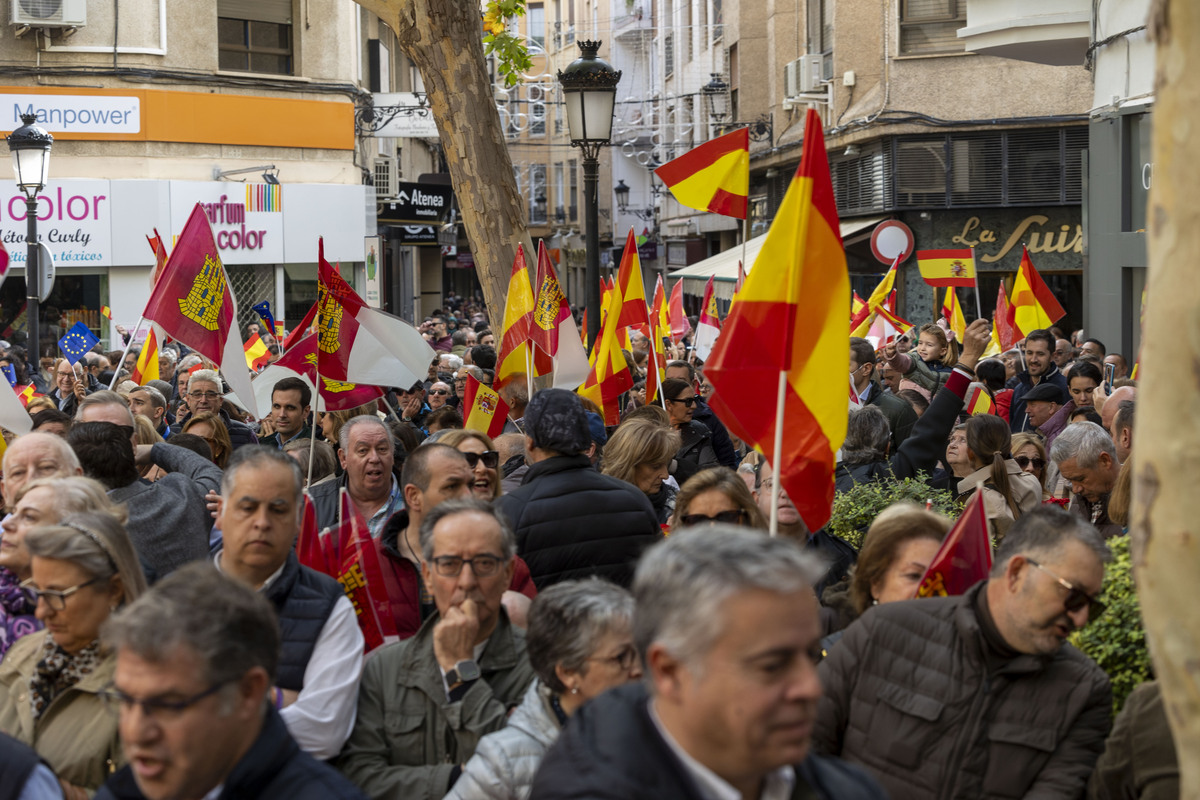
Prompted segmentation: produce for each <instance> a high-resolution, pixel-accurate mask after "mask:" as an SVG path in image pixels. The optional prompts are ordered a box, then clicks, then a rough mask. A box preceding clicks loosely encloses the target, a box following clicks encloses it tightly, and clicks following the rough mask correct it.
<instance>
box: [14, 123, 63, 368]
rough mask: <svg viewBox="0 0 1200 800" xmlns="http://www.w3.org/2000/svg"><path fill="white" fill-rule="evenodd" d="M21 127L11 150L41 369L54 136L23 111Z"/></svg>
mask: <svg viewBox="0 0 1200 800" xmlns="http://www.w3.org/2000/svg"><path fill="white" fill-rule="evenodd" d="M21 122H23V123H25V124H24V125H22V126H21V127H19V128H17V129H16V130H15V131H13V132H12V133H10V134H9V135H8V137H7V138H8V149H9V150H11V151H12V157H13V170H14V171H15V172H16V174H17V187H18V188H19V189H20V190H21V191H22V192H24V193H25V247H26V256H25V297H26V306H25V319H26V321H27V326H28V329H29V342H27V343H26V345H30V344H31V345H32V347H27V350H28V351H29V356H30V362H31V363H32V364H33V368H34V369H39V364H40V363H41V362H40V359H41V355H42V354H41V347H40V345H41V341H40V339H39V338H38V336H39V334H40V331H39V330H38V302H39V301H40V300H41V294H42V291H41V290H42V286H41V284H42V277H41V273H42V271H41V263H40V260H39V258H38V255H39V254H38V234H37V206H38V201H37V196H38V192H40V191H41V190H42V189H44V188H46V179H47V178H48V177H49V174H50V147H51V146H52V145H53V144H54V137H53V136H51V135H50V134H49V133H47V132H46V131H44V130H43V129H41V128H39V127H37V126H36V125H34V123H35V122H37V117H36V116H35V115H33V114H22V115H21Z"/></svg>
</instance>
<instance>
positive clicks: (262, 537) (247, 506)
mask: <svg viewBox="0 0 1200 800" xmlns="http://www.w3.org/2000/svg"><path fill="white" fill-rule="evenodd" d="M303 487H304V479H303V476H302V475H301V473H300V467H299V466H298V465H297V464H296V462H295V461H294V460H293V459H292V458H291V457H290V456H288V455H287V454H286V453H284V452H283V451H282V450H279V449H278V448H276V447H273V446H267V445H252V446H250V447H243V448H241V449H239V450H235V451H234V454H233V457H232V458H231V459H230V463H229V466H228V467H227V468H226V469H225V474H224V476H223V477H222V479H221V505H220V511H219V512H218V513H219V516H218V517H217V525H218V526H219V527H220V528H221V531H222V532H223V534H224V540H223V542H222V545H221V548H220V549H218V550H217V552H216V554H215V555H214V557H213V558H214V561H215V563H216V565H217V568H218V569H219V570H221V572H223V573H225V574H226V575H228V576H230V577H232V578H235V579H237V580H239V581H241V582H242V583H245V584H247V585H249V586H250V587H252V588H254V589H257V590H258V591H259V592H261V593H262V594H263V595H264V596H265V597H266V598H267V599H268V600H270V601H271V604H272V605H273V606H274V607H275V610H276V612H277V613H278V615H279V627H280V630H281V632H282V634H283V643H282V645H283V646H282V649H281V651H280V658H279V667H278V669H277V670H276V672H275V685H274V686H272V687H271V690H270V700H271V701H272V702H273V703H274V705H275V708H277V709H279V715H280V716H281V717H282V718H283V722H284V724H285V725H287V729H288V733H290V734H291V735H292V738H294V739H295V740H296V742H297V743H298V744H299V745H300V747H301V749H303V750H304V751H306V752H307V753H309V754H310V755H312V756H313V757H315V758H318V759H329V758H332V757H333V756H335V755H337V753H338V752H339V751H340V750H341V749H342V745H343V744H344V743H345V741H346V738H347V737H348V736H349V735H350V731H351V729H352V728H353V727H354V714H355V708H356V703H357V697H358V679H359V676H360V675H361V674H362V665H363V636H362V632H361V631H360V630H359V628H358V623H357V621H356V618H355V615H354V607H353V606H352V605H351V604H350V601H349V600H348V599H347V598H346V595H345V593H344V592H343V591H342V587H341V585H340V584H339V583H338V582H337V581H335V580H334V579H333V578H330V577H329V576H328V575H322V574H321V573H319V572H316V571H314V570H311V569H309V568H308V567H305V566H302V565H301V564H300V562H299V561H298V560H297V558H296V551H295V548H294V546H293V545H294V543H295V541H296V536H297V535H298V534H299V533H300V523H301V520H302V518H303V515H304V500H303V498H302V495H301V492H302V490H303Z"/></svg>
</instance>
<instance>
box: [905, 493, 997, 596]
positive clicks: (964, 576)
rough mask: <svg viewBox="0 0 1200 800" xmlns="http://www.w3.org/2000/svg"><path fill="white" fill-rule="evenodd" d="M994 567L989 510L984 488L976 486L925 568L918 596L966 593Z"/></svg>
mask: <svg viewBox="0 0 1200 800" xmlns="http://www.w3.org/2000/svg"><path fill="white" fill-rule="evenodd" d="M991 569H992V546H991V542H990V541H988V520H987V512H986V511H985V510H984V507H983V492H982V491H980V490H976V491H975V494H974V495H973V496H972V497H971V499H970V500H968V501H967V507H966V508H965V509H964V510H963V513H962V516H960V517H959V518H958V521H957V522H955V523H954V527H953V528H951V529H950V532H949V533H948V534H946V538H945V539H944V540H943V541H942V546H941V547H940V548H938V551H937V554H936V555H935V556H934V557H933V561H932V562H930V564H929V569H927V570H925V576H924V577H923V578H922V579H921V585H920V587H919V588H918V589H917V595H916V596H917V597H946V596H947V595H959V594H963V593H964V592H966V591H967V589H970V588H971V587H972V586H974V585H975V584H976V583H978V582H979V581H981V580H983V579H984V578H986V577H987V576H988V572H990V571H991Z"/></svg>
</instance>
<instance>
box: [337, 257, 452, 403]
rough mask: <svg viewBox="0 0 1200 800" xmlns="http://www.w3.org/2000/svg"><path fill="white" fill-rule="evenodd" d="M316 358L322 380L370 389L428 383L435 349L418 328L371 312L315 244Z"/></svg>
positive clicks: (388, 316)
mask: <svg viewBox="0 0 1200 800" xmlns="http://www.w3.org/2000/svg"><path fill="white" fill-rule="evenodd" d="M317 320H318V325H317V329H318V334H319V337H320V338H319V339H318V356H319V368H320V372H321V377H322V378H325V377H329V378H332V379H333V380H336V381H346V382H351V383H366V384H370V385H371V386H412V385H413V384H414V383H416V382H418V381H423V380H425V377H426V375H428V373H429V362H431V361H432V360H433V358H434V355H435V354H434V352H433V348H432V347H430V346H429V343H428V342H426V341H425V338H424V337H423V336H421V334H420V333H418V332H417V329H416V328H414V327H413V326H411V325H409V324H408V323H407V322H405V321H404V320H402V319H400V318H399V317H393V316H392V315H391V314H388V313H387V312H386V311H380V310H379V309H377V308H371V307H370V306H368V305H367V304H366V303H364V302H363V299H362V298H361V297H359V296H358V293H357V292H355V291H354V289H352V288H350V284H348V283H346V281H345V279H343V278H342V276H341V275H339V274H338V271H337V270H335V269H334V268H333V266H332V265H330V263H329V262H328V261H326V260H325V242H324V240H319V241H318V244H317Z"/></svg>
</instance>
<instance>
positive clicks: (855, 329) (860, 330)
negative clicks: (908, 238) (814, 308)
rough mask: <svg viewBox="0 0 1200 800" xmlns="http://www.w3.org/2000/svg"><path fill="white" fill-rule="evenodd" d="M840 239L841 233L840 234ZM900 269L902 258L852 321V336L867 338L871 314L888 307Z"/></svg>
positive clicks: (897, 260) (896, 261) (896, 262)
mask: <svg viewBox="0 0 1200 800" xmlns="http://www.w3.org/2000/svg"><path fill="white" fill-rule="evenodd" d="M839 237H840V233H839ZM899 267H900V258H899V256H897V257H896V260H895V261H893V262H892V266H891V268H890V269H889V270H888V271H887V273H886V274H885V275H884V276H883V280H881V281H880V282H879V285H878V286H876V287H875V291H873V292H871V296H870V297H868V298H867V302H866V303H865V304H864V305H863V307H862V308H860V309H859V310H858V313H856V314H855V315H854V318H853V319H851V320H850V330H851V333H850V335H851V336H866V335H867V331H869V330H870V329H871V322H872V319H871V313H872V312H873V311H875V310H876V309H878V308H882V307H883V306H885V305H887V301H888V297H889V296H890V295H891V293H892V291H893V289H894V287H895V286H896V270H897V269H898V268H899Z"/></svg>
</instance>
